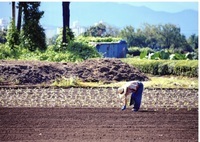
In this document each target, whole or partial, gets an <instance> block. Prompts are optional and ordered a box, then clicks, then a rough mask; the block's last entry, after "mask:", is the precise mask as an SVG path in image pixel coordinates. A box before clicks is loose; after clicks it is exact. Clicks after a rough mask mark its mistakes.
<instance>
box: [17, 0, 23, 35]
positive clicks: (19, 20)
mask: <svg viewBox="0 0 200 142" xmlns="http://www.w3.org/2000/svg"><path fill="white" fill-rule="evenodd" d="M17 8H18V18H17V30H18V32H19V33H20V30H21V21H22V2H19V3H18V6H17Z"/></svg>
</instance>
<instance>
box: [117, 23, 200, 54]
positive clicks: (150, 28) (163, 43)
mask: <svg viewBox="0 0 200 142" xmlns="http://www.w3.org/2000/svg"><path fill="white" fill-rule="evenodd" d="M120 36H121V37H122V38H124V39H125V40H126V41H127V44H128V47H134V46H136V47H150V48H151V49H153V50H161V49H171V50H174V51H175V52H180V53H181V52H185V51H187V52H192V51H194V50H195V49H197V48H198V36H196V35H191V37H189V39H188V41H187V39H186V37H185V36H184V35H183V34H181V30H180V28H179V27H177V26H176V25H173V24H165V25H150V24H144V26H143V28H139V29H135V28H134V27H132V26H126V27H125V28H124V29H122V30H121V31H120Z"/></svg>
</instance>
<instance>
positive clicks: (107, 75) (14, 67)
mask: <svg viewBox="0 0 200 142" xmlns="http://www.w3.org/2000/svg"><path fill="white" fill-rule="evenodd" d="M61 77H65V78H69V77H78V78H80V79H81V80H83V81H90V82H98V81H102V82H107V83H109V82H115V81H130V80H139V81H146V80H148V77H147V76H146V75H145V74H144V73H142V72H141V71H140V70H138V69H137V68H135V67H133V66H131V65H128V64H127V63H124V62H122V61H121V60H119V59H90V60H86V61H84V62H81V63H56V62H47V61H19V60H12V61H8V60H6V61H5V60H0V85H5V84H6V85H8V84H19V85H24V84H29V85H30V84H33V85H35V84H41V83H51V82H52V81H54V80H55V79H57V78H61Z"/></svg>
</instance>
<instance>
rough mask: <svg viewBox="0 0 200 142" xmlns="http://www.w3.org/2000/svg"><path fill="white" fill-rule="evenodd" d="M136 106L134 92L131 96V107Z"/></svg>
mask: <svg viewBox="0 0 200 142" xmlns="http://www.w3.org/2000/svg"><path fill="white" fill-rule="evenodd" d="M134 104H135V93H134V92H133V93H132V94H131V100H130V106H132V105H134Z"/></svg>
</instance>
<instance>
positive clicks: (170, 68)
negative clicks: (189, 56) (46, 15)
mask: <svg viewBox="0 0 200 142" xmlns="http://www.w3.org/2000/svg"><path fill="white" fill-rule="evenodd" d="M122 61H123V62H126V63H128V64H130V65H133V66H135V67H137V68H139V69H140V70H141V71H142V72H144V73H149V74H153V75H178V76H180V75H182V76H188V77H198V60H146V59H135V58H126V59H122Z"/></svg>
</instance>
